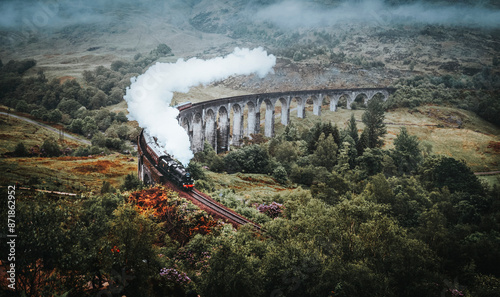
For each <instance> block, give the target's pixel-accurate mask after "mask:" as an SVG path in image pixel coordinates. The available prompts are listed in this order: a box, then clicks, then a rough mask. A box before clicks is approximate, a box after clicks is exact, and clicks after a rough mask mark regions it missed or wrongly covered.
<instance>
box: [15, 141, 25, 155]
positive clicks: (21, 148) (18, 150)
mask: <svg viewBox="0 0 500 297" xmlns="http://www.w3.org/2000/svg"><path fill="white" fill-rule="evenodd" d="M12 154H13V155H14V156H15V157H26V156H27V155H28V150H27V149H26V147H25V146H24V143H22V142H19V143H18V144H17V145H16V148H15V149H14V152H12Z"/></svg>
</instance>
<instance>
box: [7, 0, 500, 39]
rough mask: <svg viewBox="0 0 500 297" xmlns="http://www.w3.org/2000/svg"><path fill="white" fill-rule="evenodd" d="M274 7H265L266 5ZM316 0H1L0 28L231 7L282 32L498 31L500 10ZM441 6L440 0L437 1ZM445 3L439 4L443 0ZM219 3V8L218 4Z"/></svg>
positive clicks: (167, 16) (178, 19)
mask: <svg viewBox="0 0 500 297" xmlns="http://www.w3.org/2000/svg"><path fill="white" fill-rule="evenodd" d="M265 2H267V3H271V4H262V3H265ZM317 2H318V1H312V0H302V1H300V0H284V1H259V0H253V1H243V2H242V1H234V2H233V1H231V2H225V3H222V2H218V1H214V0H184V1H182V0H169V1H158V0H108V1H99V0H88V1H84V0H49V1H34V0H26V1H15V0H4V1H0V27H1V28H4V29H5V28H8V29H22V30H25V31H31V32H38V31H43V30H49V29H54V28H60V27H65V26H70V25H78V24H100V23H106V22H112V21H120V22H123V23H127V24H128V25H133V23H134V22H137V17H145V16H148V17H153V18H156V19H160V20H162V21H165V22H169V23H176V24H178V25H179V26H188V25H189V19H191V18H192V17H194V16H195V15H196V14H198V13H200V12H203V11H205V9H208V10H210V9H212V11H213V7H215V6H216V7H219V8H220V7H224V6H227V7H230V8H233V9H234V11H235V13H232V14H231V15H225V16H224V18H227V21H228V22H234V21H239V20H240V19H241V18H245V19H247V20H250V21H254V22H267V23H271V24H274V25H276V26H279V27H280V28H283V29H296V28H299V27H301V28H312V27H325V26H334V25H336V24H339V23H354V22H356V23H358V22H363V23H372V24H374V25H389V24H409V23H419V24H439V25H458V26H472V27H486V28H492V27H499V26H500V10H499V9H493V8H486V7H485V6H482V5H479V4H478V5H474V6H472V5H470V4H469V5H467V4H460V2H455V3H454V4H440V5H435V4H429V2H432V1H427V2H422V1H415V2H413V3H412V4H404V5H387V4H386V3H385V2H384V1H382V0H375V1H369V0H363V1H344V2H341V1H324V2H334V3H337V4H335V5H333V4H330V5H325V4H318V3H317ZM436 2H437V1H436ZM440 3H441V2H440ZM217 5H218V6H217Z"/></svg>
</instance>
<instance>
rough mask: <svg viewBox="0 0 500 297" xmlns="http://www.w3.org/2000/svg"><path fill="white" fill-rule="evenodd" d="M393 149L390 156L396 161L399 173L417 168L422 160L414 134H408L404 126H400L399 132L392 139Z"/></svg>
mask: <svg viewBox="0 0 500 297" xmlns="http://www.w3.org/2000/svg"><path fill="white" fill-rule="evenodd" d="M394 146H395V149H394V151H393V152H392V158H393V160H394V162H395V163H396V166H397V168H398V171H399V173H400V174H409V173H411V172H413V171H415V170H416V169H417V166H418V164H419V163H420V162H421V161H422V154H421V151H420V148H419V142H418V139H417V137H416V136H414V135H410V134H408V131H407V130H406V127H402V128H401V132H400V133H399V135H398V136H397V137H396V139H395V140H394Z"/></svg>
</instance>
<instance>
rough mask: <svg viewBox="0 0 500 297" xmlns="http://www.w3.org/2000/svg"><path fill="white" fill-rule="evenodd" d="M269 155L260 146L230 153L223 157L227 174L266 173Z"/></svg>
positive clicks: (247, 147)
mask: <svg viewBox="0 0 500 297" xmlns="http://www.w3.org/2000/svg"><path fill="white" fill-rule="evenodd" d="M269 161H270V158H269V154H268V153H267V150H266V149H264V148H263V147H261V146H260V145H256V144H254V145H250V146H246V147H244V148H242V149H239V150H236V151H231V152H229V153H228V154H227V155H226V156H225V157H224V162H225V165H226V170H227V171H228V172H243V171H244V172H248V173H268V171H269V168H268V167H269V166H268V165H269Z"/></svg>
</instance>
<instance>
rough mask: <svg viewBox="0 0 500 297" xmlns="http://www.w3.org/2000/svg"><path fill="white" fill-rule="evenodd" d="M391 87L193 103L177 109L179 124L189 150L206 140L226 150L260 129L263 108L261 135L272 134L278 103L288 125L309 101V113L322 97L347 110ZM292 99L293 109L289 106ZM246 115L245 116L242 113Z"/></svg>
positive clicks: (301, 114)
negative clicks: (188, 139)
mask: <svg viewBox="0 0 500 297" xmlns="http://www.w3.org/2000/svg"><path fill="white" fill-rule="evenodd" d="M395 91H396V89H394V88H358V89H326V90H305V91H290V92H277V93H264V94H252V95H244V96H235V97H228V98H221V99H215V100H210V101H204V102H200V103H194V104H193V105H191V106H190V107H189V108H185V109H183V110H181V111H180V112H179V116H178V120H179V124H181V126H183V127H184V129H186V131H187V132H188V135H189V138H190V140H191V149H192V150H193V152H198V151H201V150H203V145H204V142H205V141H207V142H208V143H210V144H211V145H212V147H213V148H214V149H215V150H216V151H217V152H221V151H227V150H229V146H230V145H234V146H239V145H240V144H241V141H242V139H243V138H244V137H245V136H250V134H255V133H259V132H260V124H261V110H264V114H265V120H264V135H265V136H266V137H274V121H275V109H276V106H277V105H278V104H279V105H281V123H282V124H283V125H285V126H286V125H288V123H289V122H290V113H291V112H297V117H298V118H305V115H306V113H305V110H306V106H307V104H308V102H309V104H310V103H311V102H312V105H313V114H314V115H317V116H320V115H321V107H322V103H323V100H324V99H329V101H330V105H329V109H330V111H336V110H337V107H338V105H339V103H340V102H342V104H345V107H346V108H347V109H351V105H352V103H354V102H355V101H356V102H359V99H361V100H363V103H365V104H366V103H367V102H368V101H370V100H371V99H372V98H373V97H374V96H375V95H377V94H379V95H380V96H382V98H383V100H384V101H386V100H387V99H388V98H389V96H390V95H391V94H392V93H394V92H395ZM292 102H294V103H295V104H296V106H297V107H296V111H295V110H294V109H291V105H292ZM245 115H246V116H245Z"/></svg>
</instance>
